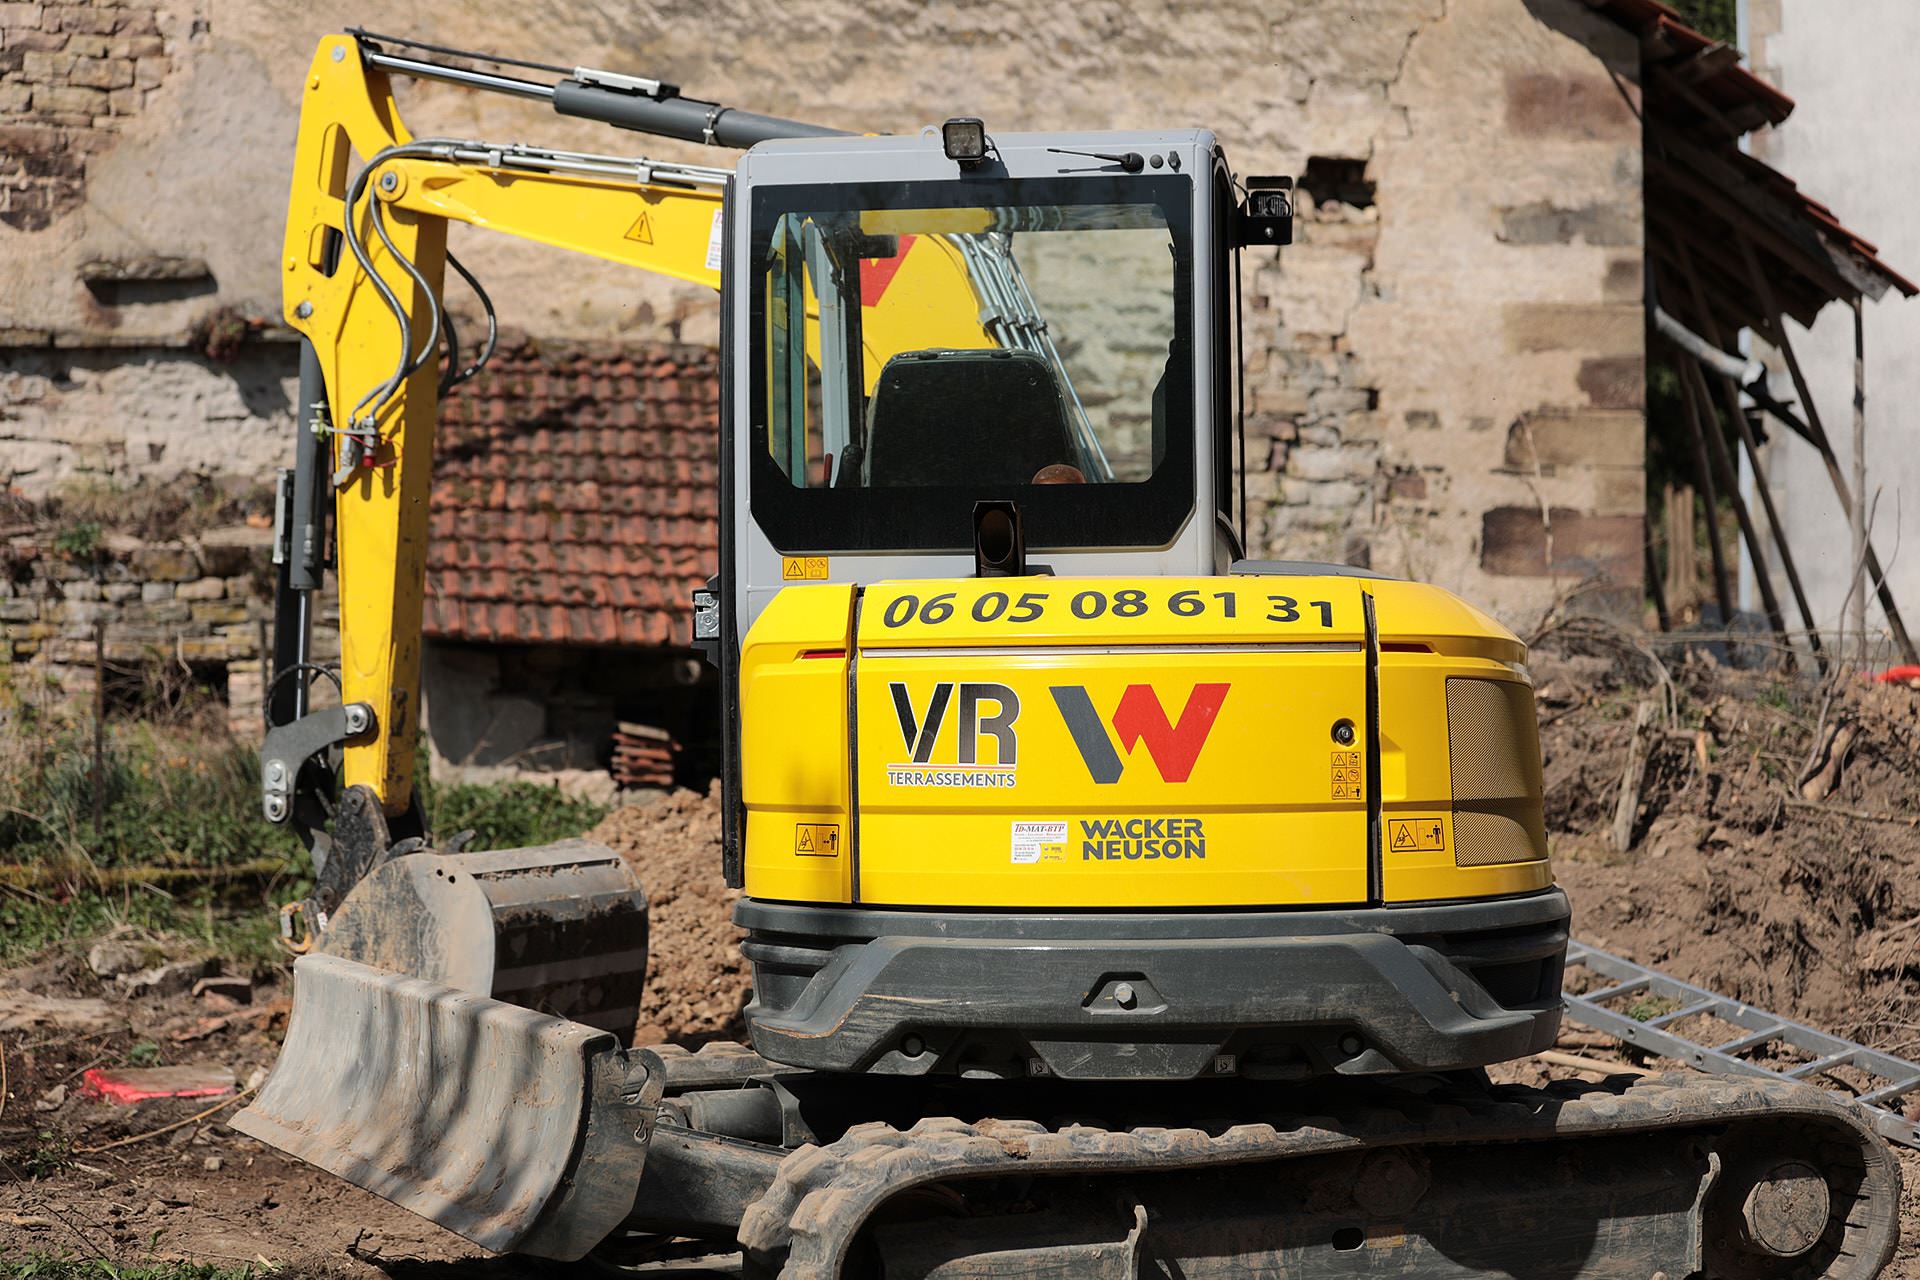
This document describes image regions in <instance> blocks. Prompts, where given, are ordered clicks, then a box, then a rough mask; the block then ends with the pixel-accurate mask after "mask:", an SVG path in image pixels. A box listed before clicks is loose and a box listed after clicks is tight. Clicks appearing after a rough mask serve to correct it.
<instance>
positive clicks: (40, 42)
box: [4, 27, 67, 53]
mask: <svg viewBox="0 0 1920 1280" xmlns="http://www.w3.org/2000/svg"><path fill="white" fill-rule="evenodd" d="M4 34H5V36H6V46H7V48H8V49H11V50H17V51H19V52H21V53H26V52H28V51H32V52H34V53H57V52H59V51H60V50H62V49H64V48H66V47H67V35H66V33H65V32H64V31H32V30H29V29H27V28H24V27H14V28H11V29H9V30H7V31H6V32H5V33H4Z"/></svg>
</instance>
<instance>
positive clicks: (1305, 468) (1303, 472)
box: [1287, 445, 1347, 480]
mask: <svg viewBox="0 0 1920 1280" xmlns="http://www.w3.org/2000/svg"><path fill="white" fill-rule="evenodd" d="M1287 474H1288V475H1290V476H1297V477H1298V478H1300V479H1302V480H1341V479H1344V478H1345V477H1346V474H1347V460H1346V459H1345V458H1343V457H1342V456H1341V455H1340V450H1339V449H1324V448H1323V449H1310V448H1307V447H1305V446H1304V445H1303V446H1302V447H1300V448H1297V449H1295V450H1294V451H1293V452H1292V453H1291V454H1290V455H1289V456H1288V458H1287Z"/></svg>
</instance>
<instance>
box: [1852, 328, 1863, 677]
mask: <svg viewBox="0 0 1920 1280" xmlns="http://www.w3.org/2000/svg"><path fill="white" fill-rule="evenodd" d="M1853 492H1854V494H1855V501H1854V504H1853V511H1852V513H1851V519H1852V524H1853V581H1852V582H1851V583H1849V584H1848V587H1849V590H1850V591H1851V592H1852V596H1851V599H1852V600H1853V634H1854V635H1855V636H1856V637H1858V639H1857V641H1856V643H1857V644H1859V646H1860V664H1861V665H1862V666H1865V665H1866V662H1867V579H1866V572H1867V330H1866V322H1865V309H1864V308H1863V307H1862V306H1861V304H1860V295H1859V294H1857V293H1856V294H1855V295H1854V296H1853Z"/></svg>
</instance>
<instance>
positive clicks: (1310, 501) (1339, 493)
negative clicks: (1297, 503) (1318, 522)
mask: <svg viewBox="0 0 1920 1280" xmlns="http://www.w3.org/2000/svg"><path fill="white" fill-rule="evenodd" d="M1366 498H1367V490H1366V488H1365V486H1363V485H1358V484H1355V483H1354V482H1353V481H1351V480H1328V481H1325V482H1324V483H1321V484H1316V485H1314V486H1313V488H1312V490H1311V491H1310V492H1309V493H1308V494H1307V505H1309V506H1312V507H1318V508H1319V509H1321V510H1323V511H1352V510H1354V509H1355V508H1357V507H1359V506H1360V504H1361V503H1363V502H1365V501H1366Z"/></svg>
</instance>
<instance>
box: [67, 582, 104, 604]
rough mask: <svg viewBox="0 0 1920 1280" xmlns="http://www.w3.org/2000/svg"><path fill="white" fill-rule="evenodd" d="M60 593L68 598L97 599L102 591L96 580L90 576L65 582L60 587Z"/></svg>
mask: <svg viewBox="0 0 1920 1280" xmlns="http://www.w3.org/2000/svg"><path fill="white" fill-rule="evenodd" d="M60 594H61V596H62V597H64V598H65V599H68V600H98V599H100V597H101V595H102V592H101V590H100V584H99V583H98V582H95V581H94V580H93V579H92V578H81V579H78V580H77V581H74V582H69V583H67V585H66V586H64V587H62V588H61V589H60Z"/></svg>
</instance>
